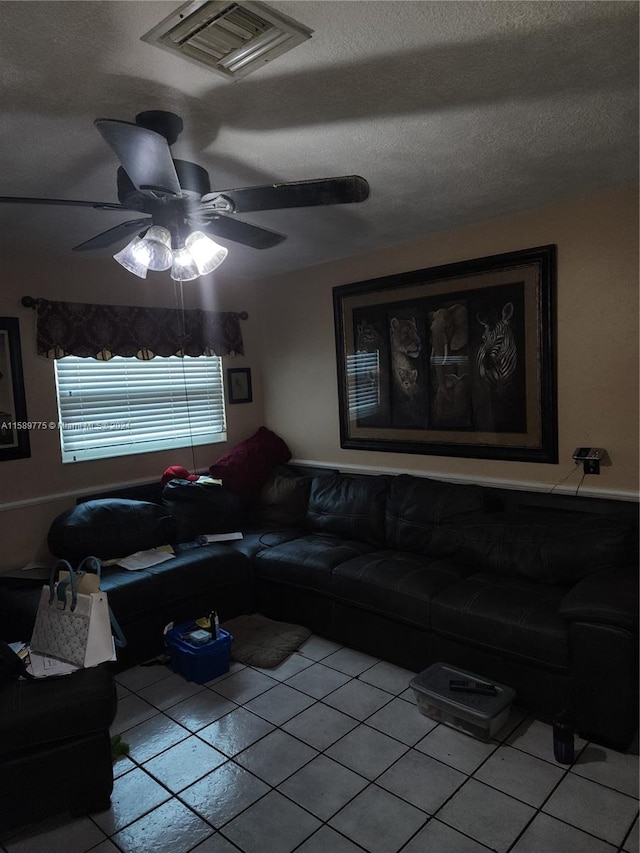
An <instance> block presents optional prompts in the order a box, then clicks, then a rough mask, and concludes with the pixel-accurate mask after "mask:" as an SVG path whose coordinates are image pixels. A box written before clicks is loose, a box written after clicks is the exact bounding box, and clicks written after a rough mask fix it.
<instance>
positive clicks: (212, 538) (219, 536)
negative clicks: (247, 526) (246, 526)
mask: <svg viewBox="0 0 640 853" xmlns="http://www.w3.org/2000/svg"><path fill="white" fill-rule="evenodd" d="M242 538H243V537H242V533H240V532H239V531H238V532H237V533H205V534H204V535H203V536H196V542H197V543H198V545H210V544H211V543H212V542H233V540H234V539H242Z"/></svg>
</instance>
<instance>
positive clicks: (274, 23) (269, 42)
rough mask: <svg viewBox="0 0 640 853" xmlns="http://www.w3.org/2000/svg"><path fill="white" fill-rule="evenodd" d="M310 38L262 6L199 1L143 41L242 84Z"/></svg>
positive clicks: (298, 26) (294, 23) (293, 23)
mask: <svg viewBox="0 0 640 853" xmlns="http://www.w3.org/2000/svg"><path fill="white" fill-rule="evenodd" d="M312 32H313V30H310V29H309V28H308V27H305V26H303V25H302V24H299V23H297V21H294V20H292V19H291V18H288V17H286V16H285V15H282V14H280V13H279V12H275V11H274V10H273V9H270V8H269V7H268V6H265V5H264V4H263V3H257V2H243V3H236V2H233V0H196V2H192V3H185V4H184V6H180V8H179V9H176V11H175V12H173V13H172V14H171V15H169V17H168V18H165V19H164V20H163V21H161V22H160V23H159V24H158V25H157V26H155V27H154V28H153V29H151V30H149V32H148V33H145V35H143V36H142V41H145V42H148V43H149V44H153V45H156V46H157V47H161V48H163V49H164V50H168V51H170V52H171V53H174V54H177V55H178V56H182V57H183V58H184V59H188V60H190V61H191V62H195V63H197V64H198V65H204V66H206V67H207V68H209V69H210V70H211V71H215V72H216V73H218V74H222V75H223V76H225V77H231V78H239V77H244V76H246V75H247V74H250V73H251V72H252V71H255V70H256V69H258V68H260V66H261V65H264V63H265V62H270V61H271V60H272V59H275V57H276V56H280V55H281V54H283V53H286V52H287V51H288V50H291V49H292V48H293V47H295V46H296V45H298V44H300V43H301V42H303V41H305V40H306V39H309V38H311V33H312Z"/></svg>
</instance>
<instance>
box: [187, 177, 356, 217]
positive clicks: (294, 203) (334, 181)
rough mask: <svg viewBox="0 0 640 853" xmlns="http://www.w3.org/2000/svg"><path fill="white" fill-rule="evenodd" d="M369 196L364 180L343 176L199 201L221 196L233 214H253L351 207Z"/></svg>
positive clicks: (245, 190) (224, 192)
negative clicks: (326, 205) (228, 203)
mask: <svg viewBox="0 0 640 853" xmlns="http://www.w3.org/2000/svg"><path fill="white" fill-rule="evenodd" d="M368 195H369V184H368V183H367V181H365V179H364V178H361V177H360V176H359V175H345V176H344V177H342V178H319V179H317V180H313V181H291V182H290V183H287V184H269V185H268V186H264V187H244V188H242V189H237V190H221V191H220V192H217V193H210V194H209V195H205V196H203V197H202V201H203V202H207V201H211V200H213V199H215V198H216V197H218V196H223V197H224V198H225V199H228V200H229V201H230V202H231V204H232V205H233V213H248V212H249V211H252V210H277V209H280V208H285V207H312V206H315V205H319V204H350V203H351V202H356V201H364V200H365V199H366V198H367V197H368Z"/></svg>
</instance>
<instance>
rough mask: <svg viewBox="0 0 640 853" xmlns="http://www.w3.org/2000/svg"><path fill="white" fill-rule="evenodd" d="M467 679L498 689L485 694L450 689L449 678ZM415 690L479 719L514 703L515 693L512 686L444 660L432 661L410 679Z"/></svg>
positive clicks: (493, 715) (485, 717) (496, 712)
mask: <svg viewBox="0 0 640 853" xmlns="http://www.w3.org/2000/svg"><path fill="white" fill-rule="evenodd" d="M450 678H456V679H469V680H471V681H481V682H483V683H485V684H493V686H494V687H495V688H496V690H497V691H498V694H497V696H486V695H483V694H481V693H458V692H456V691H452V690H450V689H449V679H450ZM409 684H410V686H411V687H412V688H413V690H415V691H416V692H417V693H421V694H423V695H424V696H427V697H431V698H433V699H437V700H439V701H440V702H441V703H442V704H445V705H448V706H450V707H452V708H456V709H459V710H463V711H465V712H467V713H470V714H472V715H473V716H477V717H481V718H482V719H491V718H492V717H495V716H496V714H499V713H500V712H501V711H502V710H504V708H506V707H507V705H510V704H511V702H513V699H514V697H515V695H516V692H515V690H514V689H513V688H512V687H507V685H506V684H498V682H496V681H492V680H491V679H490V678H486V677H485V676H483V675H477V674H476V673H474V672H468V671H467V670H464V669H458V668H457V667H453V666H449V665H448V664H446V663H441V662H440V663H434V664H432V665H431V666H430V667H428V668H427V669H425V670H423V671H422V672H421V673H419V674H418V675H416V676H414V677H413V678H412V679H411V681H410V682H409Z"/></svg>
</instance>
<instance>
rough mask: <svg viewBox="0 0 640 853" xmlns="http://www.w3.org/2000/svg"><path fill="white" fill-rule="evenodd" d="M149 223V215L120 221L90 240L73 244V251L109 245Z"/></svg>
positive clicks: (149, 224) (145, 226) (101, 247)
mask: <svg viewBox="0 0 640 853" xmlns="http://www.w3.org/2000/svg"><path fill="white" fill-rule="evenodd" d="M151 223H152V219H151V217H149V216H147V217H145V218H144V219H130V220H129V221H128V222H121V223H120V224H119V225H116V226H115V227H114V228H109V229H108V230H107V231H103V232H102V233H101V234H96V236H95V237H92V238H91V239H90V240H85V242H84V243H80V244H79V245H77V246H74V247H73V251H74V252H86V251H87V250H89V249H104V248H106V247H107V246H111V244H112V243H117V242H118V240H122V239H123V237H128V236H129V235H130V234H132V233H133V232H134V231H142V229H143V228H149V227H150V226H151Z"/></svg>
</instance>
